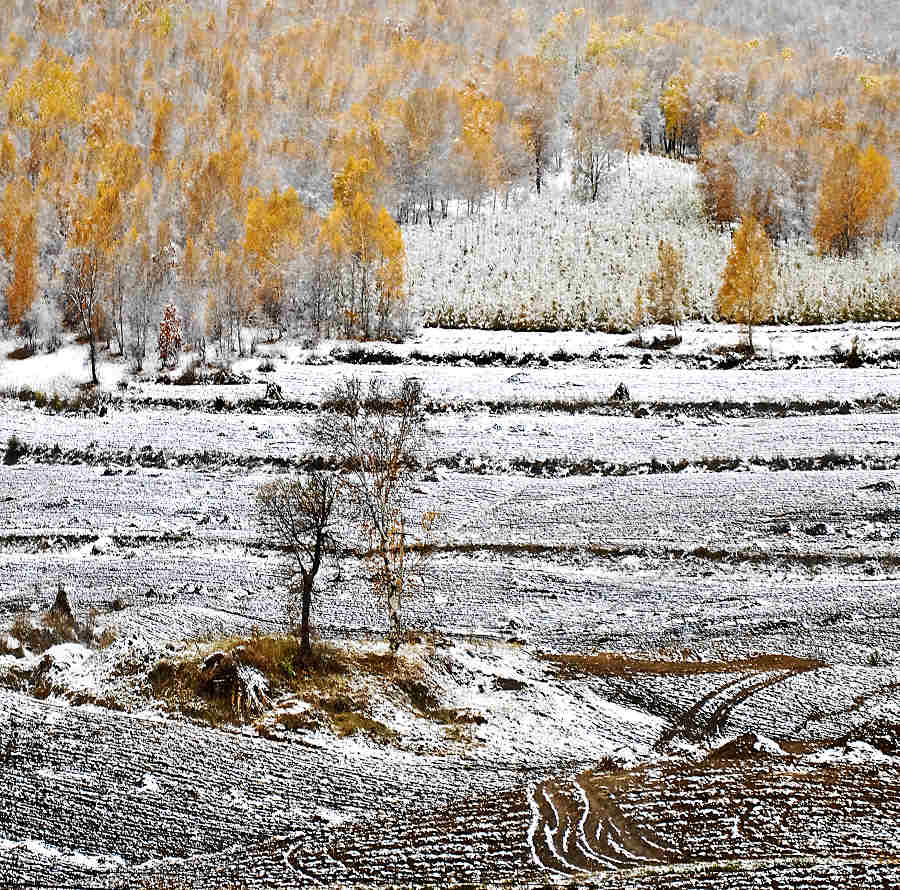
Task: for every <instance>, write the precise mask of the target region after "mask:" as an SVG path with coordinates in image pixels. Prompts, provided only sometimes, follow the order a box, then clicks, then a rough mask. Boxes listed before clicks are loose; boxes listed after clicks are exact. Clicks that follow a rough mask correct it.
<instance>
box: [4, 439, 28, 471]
mask: <svg viewBox="0 0 900 890" xmlns="http://www.w3.org/2000/svg"><path fill="white" fill-rule="evenodd" d="M27 453H28V446H27V445H26V444H25V443H24V442H23V441H22V440H21V439H20V438H19V437H18V436H17V435H16V434H15V433H13V434H12V435H11V436H10V437H9V438H8V439H7V440H6V453H5V454H4V457H3V463H5V464H6V465H7V466H11V465H12V464H16V463H18V462H19V458H21V457H22V455H24V454H27Z"/></svg>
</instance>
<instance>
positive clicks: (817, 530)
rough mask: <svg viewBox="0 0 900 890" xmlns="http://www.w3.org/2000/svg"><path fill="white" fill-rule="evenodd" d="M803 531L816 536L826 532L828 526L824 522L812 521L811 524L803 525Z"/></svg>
mask: <svg viewBox="0 0 900 890" xmlns="http://www.w3.org/2000/svg"><path fill="white" fill-rule="evenodd" d="M803 531H804V532H805V533H806V534H807V535H811V536H812V537H814V538H818V537H821V536H822V535H827V534H828V526H827V525H825V523H824V522H814V523H813V524H812V525H807V526H805V527H804V529H803Z"/></svg>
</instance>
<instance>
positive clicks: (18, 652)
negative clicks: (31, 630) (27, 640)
mask: <svg viewBox="0 0 900 890" xmlns="http://www.w3.org/2000/svg"><path fill="white" fill-rule="evenodd" d="M4 650H5V651H6V654H7V655H12V656H13V658H22V657H24V655H25V647H24V646H23V645H22V643H21V642H19V640H17V639H16V638H15V637H14V636H12V634H7V636H6V640H5V641H4V642H3V643H2V645H0V652H2V651H4Z"/></svg>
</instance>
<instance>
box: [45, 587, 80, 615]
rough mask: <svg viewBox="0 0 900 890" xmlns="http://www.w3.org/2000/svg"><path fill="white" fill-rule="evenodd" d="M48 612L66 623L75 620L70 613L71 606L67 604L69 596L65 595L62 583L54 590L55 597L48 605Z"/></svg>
mask: <svg viewBox="0 0 900 890" xmlns="http://www.w3.org/2000/svg"><path fill="white" fill-rule="evenodd" d="M50 614H51V615H53V616H55V617H57V618H61V619H62V620H63V621H64V622H65V623H66V624H71V623H74V622H75V617H74V616H73V615H72V607H71V606H70V605H69V597H68V596H67V595H66V589H65V587H63V586H62V584H60V585H59V587H58V588H57V590H56V599H55V600H54V601H53V605H52V606H51V607H50Z"/></svg>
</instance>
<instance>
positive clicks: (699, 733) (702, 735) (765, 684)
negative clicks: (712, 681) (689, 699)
mask: <svg viewBox="0 0 900 890" xmlns="http://www.w3.org/2000/svg"><path fill="white" fill-rule="evenodd" d="M818 669H819V667H818V666H817V667H810V666H801V667H794V668H787V669H784V670H781V671H778V672H776V673H775V674H774V676H773V675H772V674H771V673H770V672H767V673H766V675H765V676H764V677H763V678H762V679H757V678H758V677H759V674H758V673H757V672H753V673H752V674H750V675H743V676H740V677H738V678H737V679H734V680H730V681H729V682H727V683H725V684H723V685H722V686H719V687H717V688H716V689H713V690H712V691H711V692H708V693H707V694H706V695H704V696H703V697H702V698H701V699H700V700H699V701H698V702H697V703H696V704H694V705H693V706H692V707H691V708H689V709H688V710H687V711H685V713H684V714H683V715H682V716H681V717H680V718H679V720H678V721H677V722H676V723H675V724H674V725H673V726H671V727H670V728H669V729H667V730H665V732H663V734H662V735H661V736H660V738H659V741H658V742H657V744H656V747H657V748H662V747H665V746H666V745H667V744H669V742H671V741H672V740H673V739H675V738H677V737H678V736H682V737H684V738H687V739H690V740H691V741H701V740H704V739H708V738H712V737H715V736H717V735H721V734H722V733H723V732H724V731H725V729H726V727H727V725H728V721H729V720H730V719H731V715H732V713H733V711H734V709H735V708H736V707H738V705H741V704H743V703H744V702H745V701H747V699H749V698H750V697H751V696H753V695H755V694H756V693H757V692H761V691H762V690H763V689H769V688H770V687H772V686H777V685H779V684H781V683H784V682H785V681H786V680H790V679H793V678H794V677H799V676H800V675H801V674H805V673H807V672H809V671H815V670H818ZM735 689H736V691H735ZM709 705H712V706H713V710H712V713H711V714H710V716H709V717H708V718H704V717H702V713H703V711H704V709H705V708H706V707H707V706H709Z"/></svg>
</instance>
